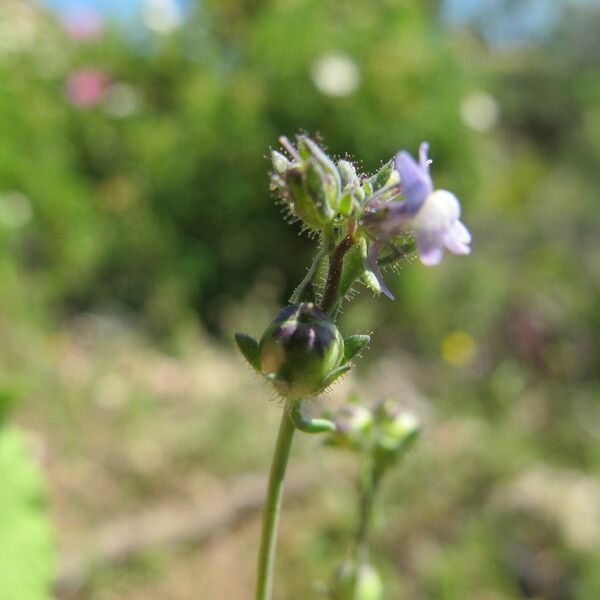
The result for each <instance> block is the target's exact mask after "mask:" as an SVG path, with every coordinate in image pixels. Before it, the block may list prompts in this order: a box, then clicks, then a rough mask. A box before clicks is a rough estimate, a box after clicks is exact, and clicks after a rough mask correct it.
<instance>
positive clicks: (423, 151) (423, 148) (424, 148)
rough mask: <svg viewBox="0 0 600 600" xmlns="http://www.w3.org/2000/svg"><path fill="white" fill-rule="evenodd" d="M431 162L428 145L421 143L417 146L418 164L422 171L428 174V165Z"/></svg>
mask: <svg viewBox="0 0 600 600" xmlns="http://www.w3.org/2000/svg"><path fill="white" fill-rule="evenodd" d="M430 163H431V161H430V160H429V143H428V142H422V143H421V145H420V146H419V164H420V165H421V167H422V168H423V169H425V170H426V171H427V173H429V165H430Z"/></svg>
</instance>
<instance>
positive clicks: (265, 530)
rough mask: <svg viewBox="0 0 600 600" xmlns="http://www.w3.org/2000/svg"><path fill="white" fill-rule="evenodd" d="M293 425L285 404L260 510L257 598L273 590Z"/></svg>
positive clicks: (266, 599)
mask: <svg viewBox="0 0 600 600" xmlns="http://www.w3.org/2000/svg"><path fill="white" fill-rule="evenodd" d="M294 431H295V426H294V423H293V422H292V419H291V418H290V415H289V413H288V410H287V407H286V408H284V409H283V414H282V415H281V424H280V426H279V434H278V436H277V443H276V444H275V452H274V454H273V462H272V463H271V474H270V476H269V487H268V490H267V499H266V503H265V510H264V514H263V527H262V535H261V540H260V551H259V555H258V576H257V582H256V600H271V595H272V592H273V570H274V567H275V549H276V544H277V528H278V525H279V515H280V513H281V503H282V499H283V484H284V480H285V471H286V467H287V462H288V457H289V455H290V448H291V446H292V438H293V437H294Z"/></svg>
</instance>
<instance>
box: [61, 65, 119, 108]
mask: <svg viewBox="0 0 600 600" xmlns="http://www.w3.org/2000/svg"><path fill="white" fill-rule="evenodd" d="M108 86H109V78H108V75H107V74H106V73H105V72H104V71H100V70H99V69H82V70H80V71H73V72H72V73H71V75H70V76H69V80H68V81H67V96H68V98H69V101H70V102H71V104H73V105H75V106H79V107H80V108H92V107H93V106H96V105H97V104H99V103H100V102H102V100H103V99H104V96H105V94H106V91H107V89H108Z"/></svg>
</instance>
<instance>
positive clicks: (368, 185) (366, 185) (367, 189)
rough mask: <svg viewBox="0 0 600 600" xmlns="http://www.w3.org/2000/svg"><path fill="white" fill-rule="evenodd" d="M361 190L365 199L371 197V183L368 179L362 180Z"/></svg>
mask: <svg viewBox="0 0 600 600" xmlns="http://www.w3.org/2000/svg"><path fill="white" fill-rule="evenodd" d="M362 188H363V191H364V192H365V195H366V196H367V198H368V197H369V196H372V195H373V186H372V185H371V182H370V181H369V180H368V179H363V182H362Z"/></svg>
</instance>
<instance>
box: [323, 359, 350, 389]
mask: <svg viewBox="0 0 600 600" xmlns="http://www.w3.org/2000/svg"><path fill="white" fill-rule="evenodd" d="M351 368H352V365H350V364H345V365H342V366H341V367H338V368H337V369H334V370H333V371H331V373H329V374H328V375H327V376H326V377H325V379H324V380H323V383H322V384H321V387H320V391H323V390H324V389H326V388H328V387H329V386H330V385H331V384H332V383H333V382H334V381H336V380H337V379H339V378H340V377H342V375H345V374H346V373H347V372H348V371H349V370H350V369H351Z"/></svg>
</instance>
